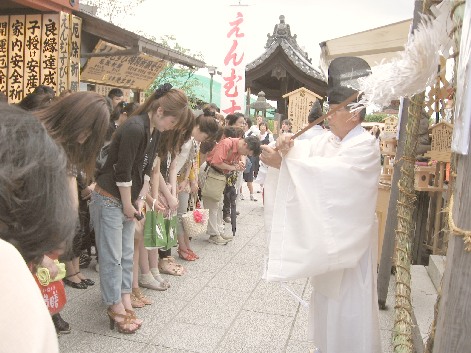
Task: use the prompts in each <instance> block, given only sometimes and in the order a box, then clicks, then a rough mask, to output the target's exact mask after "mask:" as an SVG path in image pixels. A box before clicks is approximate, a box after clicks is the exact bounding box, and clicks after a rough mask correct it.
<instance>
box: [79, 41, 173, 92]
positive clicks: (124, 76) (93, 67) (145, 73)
mask: <svg viewBox="0 0 471 353" xmlns="http://www.w3.org/2000/svg"><path fill="white" fill-rule="evenodd" d="M122 49H123V48H121V47H118V46H116V45H113V44H110V43H107V42H105V41H103V40H100V41H99V42H98V44H97V45H96V47H95V49H94V51H93V52H94V53H104V54H105V53H111V52H116V51H119V50H122ZM117 54H118V53H117ZM165 65H166V61H165V60H162V59H157V58H154V57H152V56H149V55H146V54H144V53H139V54H136V55H112V56H102V57H92V58H90V59H89V60H88V62H87V64H86V66H85V68H84V69H83V72H82V81H87V82H95V83H101V84H105V85H112V86H116V87H128V88H135V89H142V90H145V89H147V88H149V86H150V85H151V84H152V83H153V82H154V80H155V78H156V77H157V75H158V74H159V73H160V71H162V69H163V68H164V67H165Z"/></svg>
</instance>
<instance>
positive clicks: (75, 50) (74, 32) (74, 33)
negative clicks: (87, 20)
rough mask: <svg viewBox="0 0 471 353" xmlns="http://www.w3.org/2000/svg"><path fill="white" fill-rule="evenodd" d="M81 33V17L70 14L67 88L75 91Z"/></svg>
mask: <svg viewBox="0 0 471 353" xmlns="http://www.w3.org/2000/svg"><path fill="white" fill-rule="evenodd" d="M81 33H82V19H81V18H80V17H77V16H74V15H71V16H70V48H69V53H70V65H69V84H70V86H69V88H70V90H72V91H73V92H77V91H78V90H79V86H80V34H81Z"/></svg>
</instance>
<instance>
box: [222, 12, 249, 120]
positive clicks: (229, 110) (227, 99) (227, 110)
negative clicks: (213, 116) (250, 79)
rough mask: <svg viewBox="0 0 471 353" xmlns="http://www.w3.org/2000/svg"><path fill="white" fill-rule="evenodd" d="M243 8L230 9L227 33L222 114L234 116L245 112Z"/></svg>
mask: <svg viewBox="0 0 471 353" xmlns="http://www.w3.org/2000/svg"><path fill="white" fill-rule="evenodd" d="M243 9H245V8H243V7H240V6H233V7H230V12H229V19H228V21H227V27H226V28H223V31H224V33H225V42H226V43H225V44H224V47H223V50H224V66H223V67H222V78H223V83H222V85H221V107H220V108H221V112H223V113H224V114H233V113H235V112H243V111H244V110H245V108H244V107H245V95H244V92H245V43H246V38H245V17H244V15H245V14H244V13H243Z"/></svg>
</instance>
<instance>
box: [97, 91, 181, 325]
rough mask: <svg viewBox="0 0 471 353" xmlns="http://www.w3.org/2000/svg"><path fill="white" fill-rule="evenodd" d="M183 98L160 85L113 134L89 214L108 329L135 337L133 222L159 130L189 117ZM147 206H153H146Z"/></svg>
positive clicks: (138, 212)
mask: <svg viewBox="0 0 471 353" xmlns="http://www.w3.org/2000/svg"><path fill="white" fill-rule="evenodd" d="M188 109H189V108H188V99H187V97H186V95H185V93H184V92H183V91H181V90H178V89H173V88H172V86H171V85H170V84H168V83H166V84H164V85H162V86H160V87H159V88H158V89H157V90H156V91H155V92H154V93H153V94H152V95H151V96H150V97H149V98H148V99H147V100H146V101H145V102H144V104H142V105H141V106H140V107H139V108H138V109H137V110H136V111H134V113H133V116H131V117H130V118H129V119H128V120H126V122H125V123H123V124H122V125H121V126H120V127H119V129H117V130H116V132H115V134H114V135H113V139H112V141H111V144H110V149H109V154H108V158H107V160H106V163H105V165H104V166H103V169H102V170H101V171H100V172H99V174H98V176H97V178H96V183H97V184H96V187H95V189H94V191H93V193H92V201H91V204H90V214H91V218H92V223H93V226H94V229H95V235H96V237H97V246H98V251H99V253H100V271H99V272H100V286H101V293H102V298H103V302H104V303H105V304H106V305H108V312H107V313H108V316H109V319H110V328H111V329H113V328H114V326H115V324H116V326H117V329H118V331H119V332H120V333H134V332H136V331H137V330H138V329H139V328H140V327H141V325H142V320H139V319H137V317H136V315H135V313H134V311H133V310H132V306H131V297H130V294H131V292H132V269H133V252H134V226H135V219H136V218H137V219H139V218H141V214H142V213H141V212H142V208H143V206H144V200H145V199H146V195H147V194H148V191H149V185H150V184H149V180H150V176H151V170H152V165H153V162H154V157H155V154H156V153H155V152H156V145H157V141H158V139H159V134H160V132H162V131H166V130H171V129H173V128H174V126H175V124H176V123H177V122H178V120H179V119H180V118H181V117H182V116H184V115H185V114H188ZM150 203H152V201H150Z"/></svg>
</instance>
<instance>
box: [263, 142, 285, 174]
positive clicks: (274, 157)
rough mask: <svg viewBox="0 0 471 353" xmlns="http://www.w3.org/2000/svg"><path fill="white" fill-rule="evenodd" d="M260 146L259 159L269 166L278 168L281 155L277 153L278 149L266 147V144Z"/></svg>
mask: <svg viewBox="0 0 471 353" xmlns="http://www.w3.org/2000/svg"><path fill="white" fill-rule="evenodd" d="M260 147H261V148H262V154H261V155H260V160H261V161H262V162H263V163H265V164H266V165H268V166H269V167H273V168H276V169H280V167H281V155H280V154H279V153H278V151H276V150H274V149H273V148H271V147H268V146H267V145H262V146H260Z"/></svg>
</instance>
